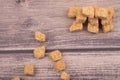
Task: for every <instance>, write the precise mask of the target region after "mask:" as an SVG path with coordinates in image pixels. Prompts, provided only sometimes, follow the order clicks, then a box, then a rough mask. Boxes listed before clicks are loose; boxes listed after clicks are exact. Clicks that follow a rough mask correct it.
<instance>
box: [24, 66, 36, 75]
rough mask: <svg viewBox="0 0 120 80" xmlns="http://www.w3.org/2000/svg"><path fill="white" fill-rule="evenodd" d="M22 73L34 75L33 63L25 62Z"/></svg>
mask: <svg viewBox="0 0 120 80" xmlns="http://www.w3.org/2000/svg"><path fill="white" fill-rule="evenodd" d="M24 74H25V75H30V76H33V75H34V65H33V64H26V65H25V67H24Z"/></svg>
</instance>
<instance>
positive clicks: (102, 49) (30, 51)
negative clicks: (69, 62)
mask: <svg viewBox="0 0 120 80" xmlns="http://www.w3.org/2000/svg"><path fill="white" fill-rule="evenodd" d="M33 50H34V49H33V48H27V49H24V48H23V49H21V48H20V49H16V48H13V49H3V50H2V49H0V53H32V52H33ZM53 50H56V49H46V52H47V53H48V52H50V51H53ZM59 50H60V51H62V52H86V51H120V48H82V49H59Z"/></svg>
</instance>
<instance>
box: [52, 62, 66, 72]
mask: <svg viewBox="0 0 120 80" xmlns="http://www.w3.org/2000/svg"><path fill="white" fill-rule="evenodd" d="M65 68H66V64H65V62H64V61H63V60H59V61H57V62H55V63H54V69H55V70H56V71H58V72H59V71H63V70H65Z"/></svg>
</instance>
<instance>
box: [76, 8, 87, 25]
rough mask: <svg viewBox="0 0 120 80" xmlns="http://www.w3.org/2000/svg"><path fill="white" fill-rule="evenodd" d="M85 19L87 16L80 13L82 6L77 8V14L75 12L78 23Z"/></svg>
mask: <svg viewBox="0 0 120 80" xmlns="http://www.w3.org/2000/svg"><path fill="white" fill-rule="evenodd" d="M86 20H87V17H86V16H84V15H83V14H82V8H78V11H77V14H76V21H77V22H80V23H85V21H86Z"/></svg>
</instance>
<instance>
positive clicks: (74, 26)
mask: <svg viewBox="0 0 120 80" xmlns="http://www.w3.org/2000/svg"><path fill="white" fill-rule="evenodd" d="M82 29H83V24H82V23H79V22H76V21H75V22H73V24H72V25H71V27H70V29H69V30H70V32H74V31H80V30H82Z"/></svg>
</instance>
